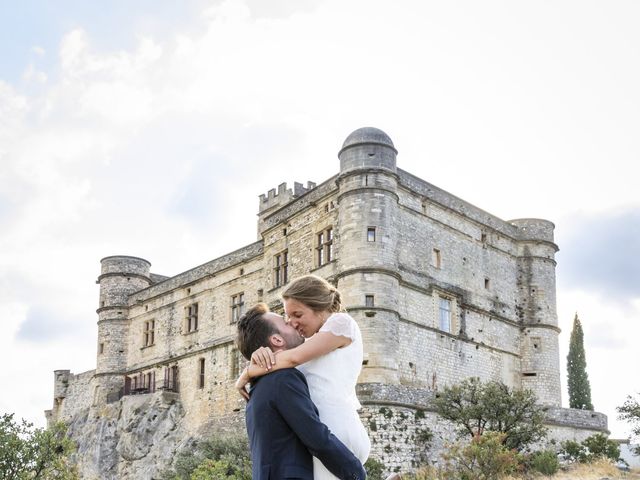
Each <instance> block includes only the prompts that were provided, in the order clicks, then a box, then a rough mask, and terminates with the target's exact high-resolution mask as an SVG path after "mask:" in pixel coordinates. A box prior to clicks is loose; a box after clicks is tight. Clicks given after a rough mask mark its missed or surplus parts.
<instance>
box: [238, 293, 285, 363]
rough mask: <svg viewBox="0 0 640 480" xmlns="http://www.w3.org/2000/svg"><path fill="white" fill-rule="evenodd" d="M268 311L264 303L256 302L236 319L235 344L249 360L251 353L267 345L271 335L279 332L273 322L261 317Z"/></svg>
mask: <svg viewBox="0 0 640 480" xmlns="http://www.w3.org/2000/svg"><path fill="white" fill-rule="evenodd" d="M269 311H270V310H269V307H268V305H267V304H266V303H258V304H257V305H254V306H253V307H251V308H250V309H249V310H247V312H246V313H245V314H244V315H242V316H241V317H240V320H238V336H237V337H236V345H237V346H238V350H240V353H242V356H243V357H244V358H246V359H247V360H250V359H251V354H252V353H253V352H255V351H256V350H257V349H259V348H260V347H268V346H269V337H270V336H271V335H273V334H275V333H279V331H278V329H277V328H276V326H275V325H274V324H273V322H271V321H269V320H267V319H266V318H264V317H263V315H264V314H265V313H268V312H269Z"/></svg>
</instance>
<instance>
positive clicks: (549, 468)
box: [526, 450, 560, 475]
mask: <svg viewBox="0 0 640 480" xmlns="http://www.w3.org/2000/svg"><path fill="white" fill-rule="evenodd" d="M526 466H527V467H528V468H529V469H530V470H533V471H534V472H538V473H542V474H543V475H554V474H555V473H556V472H557V471H558V469H559V468H560V462H559V461H558V455H557V454H556V452H554V451H553V450H539V451H537V452H533V453H532V454H531V455H530V456H529V458H528V459H527V462H526Z"/></svg>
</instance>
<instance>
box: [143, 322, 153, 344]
mask: <svg viewBox="0 0 640 480" xmlns="http://www.w3.org/2000/svg"><path fill="white" fill-rule="evenodd" d="M155 330H156V321H155V320H147V321H146V322H144V330H143V332H142V345H143V346H145V347H150V346H151V345H153V344H155V342H156V336H155Z"/></svg>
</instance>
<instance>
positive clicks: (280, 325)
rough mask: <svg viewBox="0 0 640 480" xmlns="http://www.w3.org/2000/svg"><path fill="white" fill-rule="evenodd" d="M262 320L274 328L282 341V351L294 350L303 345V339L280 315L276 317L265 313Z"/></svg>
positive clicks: (275, 314)
mask: <svg viewBox="0 0 640 480" xmlns="http://www.w3.org/2000/svg"><path fill="white" fill-rule="evenodd" d="M262 318H263V319H264V320H265V321H267V322H271V323H272V324H273V325H274V326H275V327H276V329H277V330H278V333H279V335H280V336H281V337H282V339H283V340H284V343H285V345H284V350H289V349H290V348H295V347H297V346H298V345H301V344H302V343H304V337H303V336H302V335H300V334H299V333H298V331H297V330H296V329H295V328H293V327H292V326H291V325H290V324H288V323H287V322H285V321H284V317H283V316H282V315H278V314H277V313H273V312H267V313H265V314H264V315H262Z"/></svg>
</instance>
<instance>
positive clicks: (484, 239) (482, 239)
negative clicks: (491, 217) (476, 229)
mask: <svg viewBox="0 0 640 480" xmlns="http://www.w3.org/2000/svg"><path fill="white" fill-rule="evenodd" d="M480 241H481V242H482V243H484V242H486V241H487V234H486V233H484V232H483V233H481V234H480Z"/></svg>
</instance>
